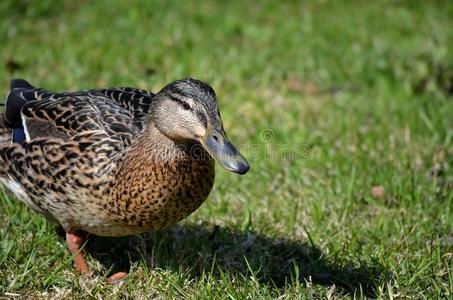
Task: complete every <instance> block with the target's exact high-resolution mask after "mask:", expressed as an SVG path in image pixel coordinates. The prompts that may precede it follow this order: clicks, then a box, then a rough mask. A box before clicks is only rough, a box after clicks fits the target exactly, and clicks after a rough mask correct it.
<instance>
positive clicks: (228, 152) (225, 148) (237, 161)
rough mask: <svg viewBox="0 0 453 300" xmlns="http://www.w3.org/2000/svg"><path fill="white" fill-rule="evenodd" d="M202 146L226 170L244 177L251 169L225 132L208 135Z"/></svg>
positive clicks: (214, 132) (213, 132) (203, 139)
mask: <svg viewBox="0 0 453 300" xmlns="http://www.w3.org/2000/svg"><path fill="white" fill-rule="evenodd" d="M201 144H202V145H203V147H204V148H205V149H206V151H208V153H209V154H210V155H211V156H212V157H213V158H214V159H215V160H217V161H218V162H219V164H220V165H221V166H222V167H224V168H225V169H226V170H228V171H231V172H234V173H238V174H241V175H242V174H245V173H247V171H248V170H249V169H250V165H249V163H248V162H247V160H246V159H245V158H244V156H242V154H241V153H240V152H239V151H238V150H237V149H236V147H234V146H233V144H231V142H230V141H229V140H228V138H227V137H226V135H225V133H224V132H223V130H222V131H216V130H214V131H212V132H210V133H207V134H206V135H205V136H204V137H203V138H202V139H201Z"/></svg>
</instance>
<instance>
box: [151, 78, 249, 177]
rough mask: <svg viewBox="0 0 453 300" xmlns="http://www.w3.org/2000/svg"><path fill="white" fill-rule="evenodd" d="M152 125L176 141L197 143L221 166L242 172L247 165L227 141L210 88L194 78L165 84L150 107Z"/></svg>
mask: <svg viewBox="0 0 453 300" xmlns="http://www.w3.org/2000/svg"><path fill="white" fill-rule="evenodd" d="M151 117H152V120H153V123H154V125H155V126H156V127H157V128H158V129H159V130H160V131H161V132H162V133H163V134H164V135H165V136H167V137H168V138H169V139H171V140H173V141H174V142H175V143H178V144H185V143H188V142H191V141H197V142H199V143H200V144H201V145H202V146H203V148H204V149H205V150H206V151H207V152H208V153H209V154H210V155H211V156H212V157H213V158H214V159H215V160H217V161H218V162H219V163H220V165H221V166H222V167H224V168H225V169H227V170H228V171H231V172H234V173H238V174H245V173H246V172H247V171H248V170H249V168H250V166H249V164H248V162H247V160H246V159H245V158H244V157H243V156H242V155H241V153H240V152H239V151H238V150H237V149H236V147H235V146H233V144H232V143H231V142H230V141H229V140H228V138H227V135H226V133H225V130H224V129H223V124H222V119H221V118H220V113H219V109H218V107H217V100H216V95H215V92H214V90H213V89H212V88H211V87H210V86H209V85H207V84H206V83H204V82H202V81H199V80H195V79H191V78H188V79H182V80H178V81H175V82H172V83H170V84H168V85H167V86H165V87H164V88H163V89H162V90H161V91H160V92H159V93H157V94H156V96H155V98H154V99H153V104H152V106H151Z"/></svg>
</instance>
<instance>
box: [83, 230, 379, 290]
mask: <svg viewBox="0 0 453 300" xmlns="http://www.w3.org/2000/svg"><path fill="white" fill-rule="evenodd" d="M85 250H86V251H87V252H88V253H89V254H90V255H91V256H92V257H94V258H95V259H97V260H98V261H99V262H100V263H101V264H102V265H103V266H105V268H107V269H109V268H111V271H112V272H119V271H126V272H127V271H129V268H130V266H131V263H135V262H144V263H146V265H147V266H148V267H149V268H155V267H159V268H162V269H170V270H174V271H176V272H180V271H181V270H184V271H185V272H188V274H190V276H192V277H198V276H201V274H210V275H212V276H220V275H219V274H220V273H221V272H220V270H221V271H222V272H224V273H225V272H227V273H229V274H230V275H231V276H248V275H250V273H251V272H253V273H254V274H255V275H256V276H257V277H258V278H259V280H260V282H261V283H262V284H268V285H270V286H272V287H277V288H281V287H283V286H284V285H285V284H286V283H290V282H292V281H299V282H301V283H302V284H306V283H313V284H323V285H331V284H335V285H336V286H337V287H341V288H343V289H344V290H345V291H347V292H351V293H356V292H360V291H361V292H363V293H364V294H365V295H369V296H372V295H374V293H375V291H376V285H377V282H379V281H381V279H382V276H386V275H385V274H386V273H387V272H386V271H385V270H384V269H383V268H382V266H380V265H379V264H377V263H376V264H375V265H373V266H370V265H366V264H363V263H362V264H358V263H357V262H355V263H352V262H351V261H347V260H346V261H345V260H342V261H341V262H340V261H332V260H331V259H328V258H326V257H325V255H324V254H323V253H322V252H321V251H320V250H319V248H317V247H315V246H313V245H310V244H309V243H308V242H303V241H292V240H286V239H273V238H269V237H266V236H263V235H260V234H259V233H256V232H252V231H233V230H231V229H228V228H223V227H218V226H216V227H204V226H199V225H176V226H174V227H172V228H170V229H167V230H164V231H160V232H155V233H149V234H144V235H140V236H135V237H126V238H105V237H94V236H92V237H90V239H89V241H88V243H87V245H86V247H85Z"/></svg>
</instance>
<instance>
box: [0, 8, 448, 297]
mask: <svg viewBox="0 0 453 300" xmlns="http://www.w3.org/2000/svg"><path fill="white" fill-rule="evenodd" d="M452 28H453V3H452V2H450V1H440V0H438V1H359V0H357V1H286V2H284V1H277V0H276V1H228V2H227V1H107V0H102V1H101V0H100V1H64V2H63V1H57V0H55V1H51V0H44V1H26V0H21V1H13V0H4V1H1V2H0V40H1V41H2V43H1V46H0V93H2V94H4V95H6V93H7V92H8V86H9V80H10V79H11V78H16V77H22V78H26V79H28V80H29V81H30V82H31V83H32V84H34V85H36V86H42V87H45V88H48V89H51V90H57V91H62V90H83V89H89V88H94V87H106V86H134V87H140V88H144V89H149V90H152V91H158V90H159V89H160V88H161V87H163V86H164V85H165V84H166V83H168V82H170V81H173V80H175V79H180V78H184V77H194V78H199V79H202V80H204V81H207V82H209V83H210V84H211V85H212V86H213V88H214V89H215V90H216V93H217V96H218V101H219V106H220V109H221V113H222V118H223V122H224V126H225V129H226V131H227V133H228V134H229V137H230V138H231V140H232V141H233V142H235V143H236V144H237V145H239V146H240V149H241V150H242V151H243V153H244V154H245V156H246V157H248V158H249V161H250V163H251V166H252V168H251V170H250V172H249V173H248V174H246V175H245V176H238V175H235V174H231V173H228V172H225V171H224V170H223V169H221V168H220V167H218V168H217V174H216V183H215V187H214V190H213V191H212V192H211V194H210V197H209V198H208V200H207V201H206V203H205V204H203V206H202V207H201V208H200V209H199V210H198V211H196V212H195V213H194V214H192V215H191V216H190V217H189V218H187V219H185V220H184V221H183V222H181V223H179V224H177V225H175V226H173V227H171V228H168V229H166V230H164V231H161V232H153V233H149V234H145V235H142V236H136V237H128V238H120V239H114V238H99V237H94V236H92V237H91V238H90V240H89V241H88V243H87V244H86V247H85V250H86V252H87V253H88V254H89V263H90V265H91V266H92V267H93V269H94V274H93V275H92V276H91V277H83V276H79V275H78V274H77V272H76V270H75V268H74V266H73V262H72V258H71V256H70V254H69V251H68V250H67V248H66V245H65V243H64V240H63V239H62V238H61V237H60V236H59V235H58V233H57V231H56V226H55V225H54V224H52V223H50V222H47V221H46V220H44V219H43V218H42V217H40V216H39V215H37V214H35V213H33V212H32V211H31V210H30V209H28V208H27V207H26V206H25V205H23V204H22V203H21V202H19V201H18V200H17V199H16V198H15V197H14V196H12V195H10V194H8V193H7V192H6V191H4V190H3V192H0V237H1V240H0V298H1V299H3V298H25V297H30V298H52V299H63V298H68V297H70V298H74V299H81V298H84V299H90V298H93V299H104V298H108V299H123V298H128V297H129V298H137V299H148V298H152V297H159V298H161V299H172V298H174V299H181V298H192V299H212V298H215V299H260V298H267V299H271V298H279V299H325V298H331V299H332V298H354V297H356V298H365V297H372V298H384V299H388V298H390V299H391V298H393V299H397V298H412V299H420V298H427V299H428V298H429V299H433V298H434V299H435V298H450V299H451V298H452V297H453V193H452V190H453V141H452V140H453V117H452V116H453V30H452ZM117 270H119V271H128V272H129V273H130V276H129V278H128V280H127V281H124V282H121V283H119V284H116V285H108V284H106V281H105V277H106V276H108V274H109V273H110V272H112V271H117Z"/></svg>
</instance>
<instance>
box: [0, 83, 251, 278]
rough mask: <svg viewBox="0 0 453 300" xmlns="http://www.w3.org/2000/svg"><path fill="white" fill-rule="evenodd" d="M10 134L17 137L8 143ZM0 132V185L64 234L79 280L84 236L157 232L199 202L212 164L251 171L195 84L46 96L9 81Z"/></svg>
mask: <svg viewBox="0 0 453 300" xmlns="http://www.w3.org/2000/svg"><path fill="white" fill-rule="evenodd" d="M6 128H11V129H12V132H13V134H11V130H9V129H8V137H9V138H10V142H8V143H5V142H4V141H5V129H6ZM0 130H1V131H0V132H3V138H0V141H2V140H3V143H2V144H0V181H1V182H3V183H4V184H5V185H6V187H8V189H10V190H11V191H13V192H14V193H16V194H17V195H18V196H19V198H21V199H22V200H23V201H24V202H25V203H26V204H27V205H28V206H30V207H31V208H32V209H34V210H35V211H37V212H39V213H40V214H42V215H44V216H45V217H46V218H48V219H50V220H52V221H55V222H57V223H58V224H60V225H61V226H62V227H63V229H64V230H65V231H66V242H67V244H68V246H69V250H70V251H71V253H72V254H73V255H74V258H75V263H76V267H77V269H78V270H79V271H80V272H82V273H86V272H88V266H87V264H86V262H85V259H84V257H83V255H82V253H81V252H80V250H81V249H80V248H81V245H82V244H83V236H84V234H83V233H84V232H88V233H92V234H95V235H100V236H124V235H134V234H140V233H143V232H147V231H154V230H159V229H162V228H164V227H166V226H169V225H171V224H174V223H176V222H178V221H180V220H181V219H183V218H185V217H187V216H188V215H189V214H191V213H192V212H193V211H195V210H196V209H197V208H198V207H199V206H200V205H201V204H202V203H203V201H205V199H206V198H207V196H208V194H209V192H210V191H211V188H212V185H213V182H214V161H213V159H215V160H217V161H218V162H219V163H220V165H222V166H223V167H224V168H225V169H227V170H229V171H231V172H235V173H239V174H244V173H246V172H247V171H248V169H249V165H248V163H247V161H246V160H245V158H244V157H243V156H242V155H241V154H240V153H239V151H238V150H237V149H236V148H235V147H234V146H233V145H232V144H231V143H230V141H229V140H228V138H227V136H226V134H225V131H224V129H223V125H222V120H221V118H220V114H219V111H218V107H217V103H216V96H215V93H214V91H213V89H212V88H211V87H210V86H209V85H207V84H206V83H203V82H201V81H199V80H195V79H183V80H178V81H175V82H173V83H171V84H168V85H167V86H165V87H164V88H163V89H162V90H161V91H160V92H158V93H157V94H153V93H150V92H148V91H145V90H140V89H133V88H110V89H100V90H90V91H87V92H67V93H52V92H49V91H45V90H43V89H36V88H34V87H33V86H31V85H30V84H29V83H28V82H26V81H25V80H20V79H17V80H13V81H12V82H11V91H10V93H9V95H8V98H7V101H6V111H5V113H3V114H1V115H0ZM118 277H120V276H118Z"/></svg>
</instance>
